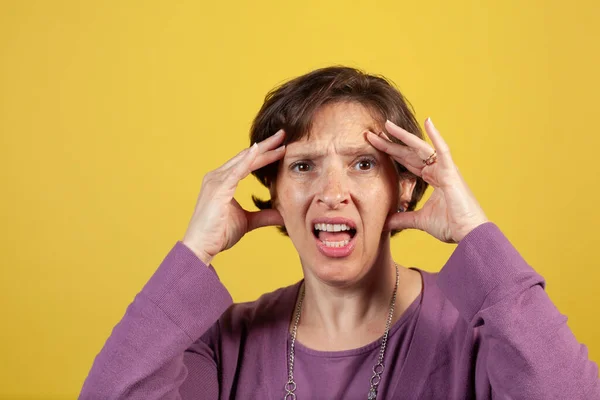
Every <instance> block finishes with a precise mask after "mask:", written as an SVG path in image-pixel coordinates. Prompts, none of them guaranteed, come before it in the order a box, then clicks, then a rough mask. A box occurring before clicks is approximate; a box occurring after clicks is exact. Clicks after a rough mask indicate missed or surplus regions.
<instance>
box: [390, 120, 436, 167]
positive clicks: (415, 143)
mask: <svg viewBox="0 0 600 400" xmlns="http://www.w3.org/2000/svg"><path fill="white" fill-rule="evenodd" d="M385 127H386V129H387V130H388V133H389V134H390V135H392V136H394V137H395V138H397V139H399V140H401V141H402V142H403V143H404V144H406V145H407V146H408V147H411V148H413V149H415V150H416V151H417V154H418V155H419V157H421V159H423V160H425V159H427V158H428V157H429V156H430V155H431V154H433V148H431V146H430V145H429V143H427V142H426V141H424V140H422V139H420V138H419V137H417V136H415V135H413V134H412V133H410V132H408V131H407V130H405V129H402V128H400V127H399V126H398V125H396V124H394V123H393V122H392V121H389V120H388V121H386V122H385Z"/></svg>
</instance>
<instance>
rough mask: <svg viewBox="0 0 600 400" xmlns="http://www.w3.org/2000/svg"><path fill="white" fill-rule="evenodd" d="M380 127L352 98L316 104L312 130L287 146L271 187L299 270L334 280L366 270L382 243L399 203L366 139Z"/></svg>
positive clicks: (389, 168)
mask: <svg viewBox="0 0 600 400" xmlns="http://www.w3.org/2000/svg"><path fill="white" fill-rule="evenodd" d="M369 130H370V131H373V132H379V131H380V128H379V126H378V124H377V123H376V122H375V120H374V119H373V118H372V117H371V115H370V113H369V111H368V110H367V109H366V108H364V107H363V106H361V105H360V104H357V103H334V104H330V105H326V106H324V107H322V108H321V109H320V110H319V111H318V112H317V113H316V115H315V118H314V120H313V125H312V130H311V132H310V135H308V136H309V137H310V138H306V137H305V138H304V139H303V140H301V141H298V142H294V143H291V144H289V145H288V146H287V149H286V153H285V157H284V159H283V161H282V162H281V163H280V166H279V171H278V176H277V180H276V184H275V187H274V188H272V190H274V191H275V193H272V195H274V196H273V198H274V199H275V207H276V208H277V209H278V210H279V212H280V213H281V215H282V216H283V220H284V222H285V227H286V230H287V232H288V234H289V236H290V238H291V240H292V242H293V243H294V246H295V247H296V250H297V251H298V253H299V255H300V258H301V260H302V264H303V266H304V269H305V274H306V273H309V274H311V275H314V276H315V277H316V278H318V279H319V280H321V281H324V282H328V283H330V284H334V285H349V284H352V283H354V282H357V281H358V280H360V279H361V278H362V277H364V276H365V275H366V274H367V272H368V270H369V269H370V267H371V266H372V265H373V264H374V263H375V261H376V259H377V257H378V255H379V254H380V252H381V251H382V250H383V249H384V246H387V245H388V240H389V239H388V238H389V231H385V232H384V231H383V230H384V224H385V222H386V219H387V217H388V215H389V214H390V213H391V212H395V211H396V210H397V208H398V205H399V197H398V175H397V173H396V170H395V168H394V165H393V163H392V161H391V159H390V158H389V157H388V156H387V155H385V154H384V153H381V152H379V151H378V150H376V149H375V148H374V147H373V146H371V145H370V144H369V142H367V140H366V138H365V132H366V131H369Z"/></svg>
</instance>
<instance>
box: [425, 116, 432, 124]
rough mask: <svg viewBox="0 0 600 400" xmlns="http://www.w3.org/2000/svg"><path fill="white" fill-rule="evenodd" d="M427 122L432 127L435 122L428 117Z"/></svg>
mask: <svg viewBox="0 0 600 400" xmlns="http://www.w3.org/2000/svg"><path fill="white" fill-rule="evenodd" d="M425 122H429V123H430V124H431V126H434V125H433V121H432V120H431V117H427V119H426V120H425Z"/></svg>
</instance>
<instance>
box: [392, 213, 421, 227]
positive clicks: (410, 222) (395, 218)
mask: <svg viewBox="0 0 600 400" xmlns="http://www.w3.org/2000/svg"><path fill="white" fill-rule="evenodd" d="M385 226H386V229H387V230H390V231H394V230H403V229H421V228H420V227H419V211H409V212H397V213H393V214H391V215H390V216H389V217H388V219H387V221H386V224H385Z"/></svg>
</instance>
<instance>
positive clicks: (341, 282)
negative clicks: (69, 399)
mask: <svg viewBox="0 0 600 400" xmlns="http://www.w3.org/2000/svg"><path fill="white" fill-rule="evenodd" d="M386 120H387V121H386ZM425 130H426V132H427V135H428V137H429V138H430V140H431V142H432V145H433V146H432V145H430V144H429V143H427V142H426V141H425V140H424V139H423V135H422V133H421V131H420V129H419V126H418V124H417V123H416V121H415V118H414V116H413V114H412V112H411V109H410V108H409V106H408V105H407V103H406V101H405V100H404V98H403V97H402V95H401V94H400V93H399V92H398V91H397V90H396V89H395V88H394V87H393V86H392V85H391V84H389V83H388V82H387V81H386V80H385V79H383V78H380V77H375V76H371V75H367V74H364V73H362V72H360V71H357V70H354V69H350V68H343V67H333V68H325V69H321V70H317V71H314V72H311V73H309V74H307V75H304V76H301V77H299V78H296V79H294V80H292V81H290V82H288V83H286V84H284V85H282V86H281V87H279V88H277V89H276V90H274V91H273V92H271V93H270V94H269V95H268V96H267V98H266V100H265V103H264V105H263V107H262V109H261V110H260V112H259V113H258V115H257V117H256V119H255V121H254V124H253V127H252V132H251V141H252V143H254V144H253V145H252V146H251V147H250V148H248V149H246V150H244V151H242V152H241V153H239V154H238V155H237V156H235V157H234V158H232V159H231V160H229V161H228V162H227V163H225V164H224V165H223V166H222V167H220V168H218V169H217V170H215V171H213V172H210V173H208V174H207V175H206V176H205V178H204V181H203V184H202V189H201V191H200V195H199V198H198V202H197V204H196V208H195V211H194V214H193V217H192V219H191V222H190V224H189V227H188V229H187V232H186V234H185V236H184V238H183V240H182V241H180V242H178V243H177V244H176V245H175V247H174V248H173V249H172V251H171V252H170V253H169V254H168V255H167V257H166V258H165V260H164V261H163V263H162V264H161V266H160V267H159V268H158V270H157V271H156V273H155V274H154V276H153V277H152V278H151V279H150V281H149V282H148V283H147V284H146V286H145V287H144V288H143V290H142V291H141V292H140V293H139V294H138V296H137V297H136V298H135V300H134V302H133V303H132V304H131V305H130V306H129V308H128V310H127V312H126V314H125V316H124V318H123V319H122V321H121V322H120V323H119V324H118V325H117V326H116V327H115V329H114V330H113V333H112V335H111V337H110V338H109V339H108V341H107V342H106V345H105V346H104V348H103V350H102V351H101V353H100V354H99V355H98V356H97V358H96V360H95V362H94V365H93V367H92V370H91V372H90V374H89V376H88V378H87V380H86V383H85V384H84V387H83V391H82V393H81V398H82V399H117V398H127V399H129V398H132V399H138V398H139V399H179V398H182V399H217V398H220V399H229V398H243V399H254V398H260V399H282V398H285V399H294V398H299V399H365V398H368V399H374V398H377V399H472V398H476V399H491V398H503V399H504V398H519V399H553V398H556V399H567V398H568V399H592V398H600V383H599V380H598V368H597V366H596V365H595V364H594V363H593V362H591V361H589V360H588V359H587V352H586V348H585V346H583V345H580V344H578V342H577V341H576V339H575V338H574V336H573V334H572V333H571V331H570V330H569V328H568V327H567V325H566V318H565V317H564V316H562V315H561V314H560V313H559V312H558V310H556V308H555V307H554V305H553V304H552V302H551V301H550V299H549V298H548V296H547V295H546V293H545V292H544V281H543V279H542V278H541V277H540V276H539V275H538V274H536V273H535V271H533V269H532V268H531V267H529V266H528V265H527V264H526V263H525V261H524V260H523V259H522V258H521V257H520V256H519V254H518V253H517V251H516V250H515V249H514V248H513V247H512V246H511V244H510V243H509V241H508V240H507V239H506V238H505V237H504V236H503V235H502V233H501V232H500V230H499V229H498V228H497V227H496V226H495V225H494V224H492V223H490V222H488V220H487V218H486V216H485V214H484V212H483V211H482V209H481V207H480V206H479V204H478V203H477V201H476V199H475V198H474V197H473V195H472V193H471V192H470V191H469V189H468V187H467V185H466V183H465V182H464V181H463V179H462V177H461V175H460V173H459V172H458V169H457V168H456V166H455V165H454V163H453V161H452V158H451V156H450V152H449V150H448V146H447V145H446V143H445V142H444V140H443V139H442V137H441V136H440V134H439V133H438V131H437V130H436V128H435V127H434V125H433V123H432V122H431V120H429V119H428V120H427V121H426V122H425ZM250 173H253V174H254V175H255V176H256V177H257V178H258V179H259V180H260V181H261V182H262V183H263V184H264V185H266V186H267V187H268V188H269V190H270V195H271V200H268V201H261V200H258V199H255V203H256V204H257V205H258V206H259V208H261V210H260V211H258V212H248V211H245V210H243V209H242V208H241V207H240V206H239V204H238V203H237V202H236V201H235V199H234V198H233V195H234V192H235V188H236V186H237V184H238V182H239V181H240V180H241V179H243V178H245V177H246V176H247V175H248V174H250ZM427 184H430V185H432V186H433V188H434V191H433V193H432V195H431V197H430V198H429V200H428V201H427V202H426V203H425V204H424V205H423V207H422V208H421V209H419V210H418V211H414V209H415V206H416V204H417V202H418V201H419V200H420V198H421V196H422V195H423V192H424V191H425V189H426V186H427ZM263 226H279V227H280V229H281V230H282V231H283V232H284V233H286V234H287V235H289V237H290V239H291V241H292V243H293V244H294V246H295V247H296V250H297V251H298V255H299V257H300V263H301V265H302V271H303V273H304V279H303V281H302V282H299V283H297V284H295V285H292V286H290V287H286V288H282V289H279V290H277V291H275V292H273V293H269V294H265V295H263V296H262V297H261V298H260V299H259V300H257V301H255V302H252V303H246V304H232V300H231V297H230V296H229V293H228V292H227V289H226V288H225V287H224V286H223V285H222V284H221V283H220V282H219V279H218V277H217V276H216V274H215V272H214V270H213V269H212V268H211V267H210V262H211V260H212V259H213V257H214V256H215V255H217V254H218V253H219V252H221V251H224V250H226V249H228V248H230V247H232V246H233V245H235V244H236V243H237V242H238V241H239V240H240V239H241V238H242V236H243V235H244V234H245V233H247V232H248V231H250V230H253V229H256V228H259V227H263ZM403 229H420V230H423V231H425V232H427V233H429V234H431V235H433V236H434V237H436V238H437V239H439V240H442V241H444V242H449V243H458V246H457V247H456V249H455V251H454V253H453V254H452V256H451V257H450V259H449V260H448V262H447V263H446V265H445V266H444V267H443V268H442V270H441V272H440V273H438V274H431V273H427V272H424V271H420V270H417V269H409V268H405V267H402V266H398V265H396V263H395V262H394V260H393V259H392V255H391V252H390V238H391V236H392V235H393V234H395V233H397V232H399V231H401V230H403Z"/></svg>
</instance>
